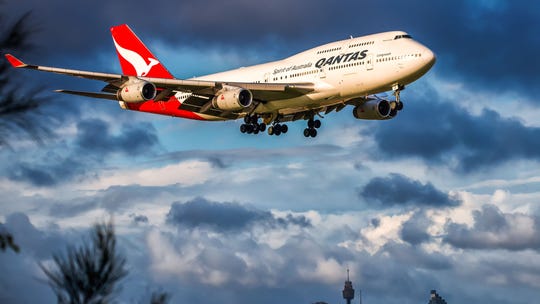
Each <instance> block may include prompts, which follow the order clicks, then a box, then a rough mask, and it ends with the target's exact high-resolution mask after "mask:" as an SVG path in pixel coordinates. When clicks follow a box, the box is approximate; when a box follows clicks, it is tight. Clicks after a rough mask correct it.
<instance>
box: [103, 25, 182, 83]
mask: <svg viewBox="0 0 540 304" xmlns="http://www.w3.org/2000/svg"><path fill="white" fill-rule="evenodd" d="M111 33H112V38H113V42H114V45H115V47H116V52H117V53H118V59H119V60H120V66H121V67H122V72H123V74H125V75H129V76H146V77H157V78H171V79H172V78H174V77H173V75H172V74H171V73H170V72H169V71H167V69H166V68H165V67H164V66H163V65H162V64H161V63H160V62H159V61H158V60H157V59H156V56H154V54H152V52H150V50H149V49H148V48H147V47H146V46H145V45H144V43H142V41H141V40H140V39H139V37H137V35H135V33H134V32H133V31H132V30H131V29H130V28H129V26H127V25H126V24H122V25H119V26H113V27H111Z"/></svg>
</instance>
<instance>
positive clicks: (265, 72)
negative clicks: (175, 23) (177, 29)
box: [6, 24, 435, 137]
mask: <svg viewBox="0 0 540 304" xmlns="http://www.w3.org/2000/svg"><path fill="white" fill-rule="evenodd" d="M111 32H112V38H113V42H114V45H115V47H116V51H117V53H118V58H119V60H120V65H121V67H122V74H109V73H98V72H89V71H80V70H70V69H62V68H55V67H46V66H39V65H31V64H26V63H24V62H22V61H21V60H19V59H17V58H16V57H14V56H13V55H10V54H7V55H6V58H7V60H8V61H9V62H10V63H11V65H12V66H14V67H16V68H26V69H34V70H40V71H45V72H53V73H59V74H66V75H70V76H76V77H82V78H89V79H94V80H101V81H103V82H106V83H107V85H106V86H105V87H104V88H103V89H102V92H99V93H98V92H81V91H72V90H57V91H56V92H61V93H67V94H73V95H80V96H87V97H94V98H104V99H111V100H114V101H117V102H118V103H119V104H120V107H122V108H123V109H126V110H134V111H141V112H149V113H155V114H161V115H170V116H175V117H183V118H189V119H197V120H235V119H240V118H243V119H244V123H243V124H242V125H241V126H240V131H241V132H242V133H248V134H258V133H259V132H264V131H265V130H266V129H268V134H270V135H280V134H283V133H287V130H288V127H287V125H286V124H284V123H285V122H289V121H296V120H299V119H303V120H307V128H306V129H305V130H304V136H306V137H315V136H317V129H318V128H320V126H321V121H320V120H319V119H317V118H318V117H321V118H322V117H323V116H322V115H326V114H329V113H330V112H332V111H336V112H339V111H341V110H342V109H343V108H345V107H346V106H348V105H349V106H352V107H353V110H352V112H353V115H354V117H355V118H357V119H375V120H386V119H391V118H394V117H395V116H396V114H397V113H398V111H400V110H401V109H402V108H403V103H402V102H401V100H400V92H401V91H402V90H403V89H404V88H405V86H406V85H408V84H410V83H412V82H413V81H415V80H417V79H418V78H420V77H421V76H422V75H424V74H425V73H426V72H427V71H428V70H429V69H430V68H431V67H432V66H433V64H434V63H435V55H434V54H433V52H432V51H431V50H429V49H428V48H427V47H425V46H423V45H422V44H420V43H418V42H416V41H415V40H413V39H412V38H411V36H410V35H408V34H407V33H405V32H400V31H395V32H385V33H380V34H373V35H369V36H363V37H358V38H352V37H351V38H350V39H346V40H341V41H337V42H332V43H328V44H325V45H322V46H318V47H315V48H312V49H309V50H307V51H304V52H301V53H298V54H296V55H293V56H291V57H288V58H285V59H283V60H278V61H273V62H269V63H264V64H258V65H254V66H250V67H242V68H238V69H235V70H230V71H226V72H222V73H217V74H212V75H207V76H203V77H196V78H192V79H186V80H184V79H177V78H174V76H173V75H172V74H171V73H170V72H169V71H168V70H167V69H166V68H165V67H164V66H163V65H162V64H161V62H160V61H159V60H158V59H157V58H156V56H154V55H153V54H152V53H151V52H150V51H149V50H148V48H147V47H146V46H145V45H144V44H143V43H142V42H141V40H139V38H138V37H137V36H136V35H135V33H133V31H132V30H131V29H130V28H129V26H127V25H125V24H124V25H119V26H114V27H112V28H111ZM387 91H393V95H394V100H391V101H389V100H387V99H383V98H379V97H377V96H376V95H375V94H377V93H382V92H387ZM267 126H268V128H267Z"/></svg>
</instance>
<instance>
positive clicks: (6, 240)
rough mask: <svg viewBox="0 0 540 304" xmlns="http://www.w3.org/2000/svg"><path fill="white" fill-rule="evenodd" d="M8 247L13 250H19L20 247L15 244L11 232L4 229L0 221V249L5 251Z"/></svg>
mask: <svg viewBox="0 0 540 304" xmlns="http://www.w3.org/2000/svg"><path fill="white" fill-rule="evenodd" d="M8 248H11V250H13V251H14V252H17V253H18V252H19V251H20V248H19V246H17V244H15V241H14V240H13V236H12V235H11V233H9V232H8V231H6V230H5V229H4V227H3V225H2V224H1V223H0V250H1V251H6V250H7V249H8Z"/></svg>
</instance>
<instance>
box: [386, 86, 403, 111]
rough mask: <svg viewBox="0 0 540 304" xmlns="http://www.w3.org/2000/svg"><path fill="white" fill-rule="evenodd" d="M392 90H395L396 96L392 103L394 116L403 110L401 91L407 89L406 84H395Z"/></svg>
mask: <svg viewBox="0 0 540 304" xmlns="http://www.w3.org/2000/svg"><path fill="white" fill-rule="evenodd" d="M392 90H393V91H394V96H395V97H396V101H394V102H391V103H390V107H391V110H390V116H391V117H394V116H396V115H397V112H398V111H401V110H403V102H401V99H400V92H401V91H403V90H405V86H404V85H402V84H395V85H393V86H392Z"/></svg>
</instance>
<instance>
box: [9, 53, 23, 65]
mask: <svg viewBox="0 0 540 304" xmlns="http://www.w3.org/2000/svg"><path fill="white" fill-rule="evenodd" d="M6 58H7V60H8V61H9V63H10V64H11V65H12V66H13V67H14V68H24V67H25V66H27V64H25V63H24V62H22V61H21V60H19V59H17V57H15V56H13V55H11V54H6Z"/></svg>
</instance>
